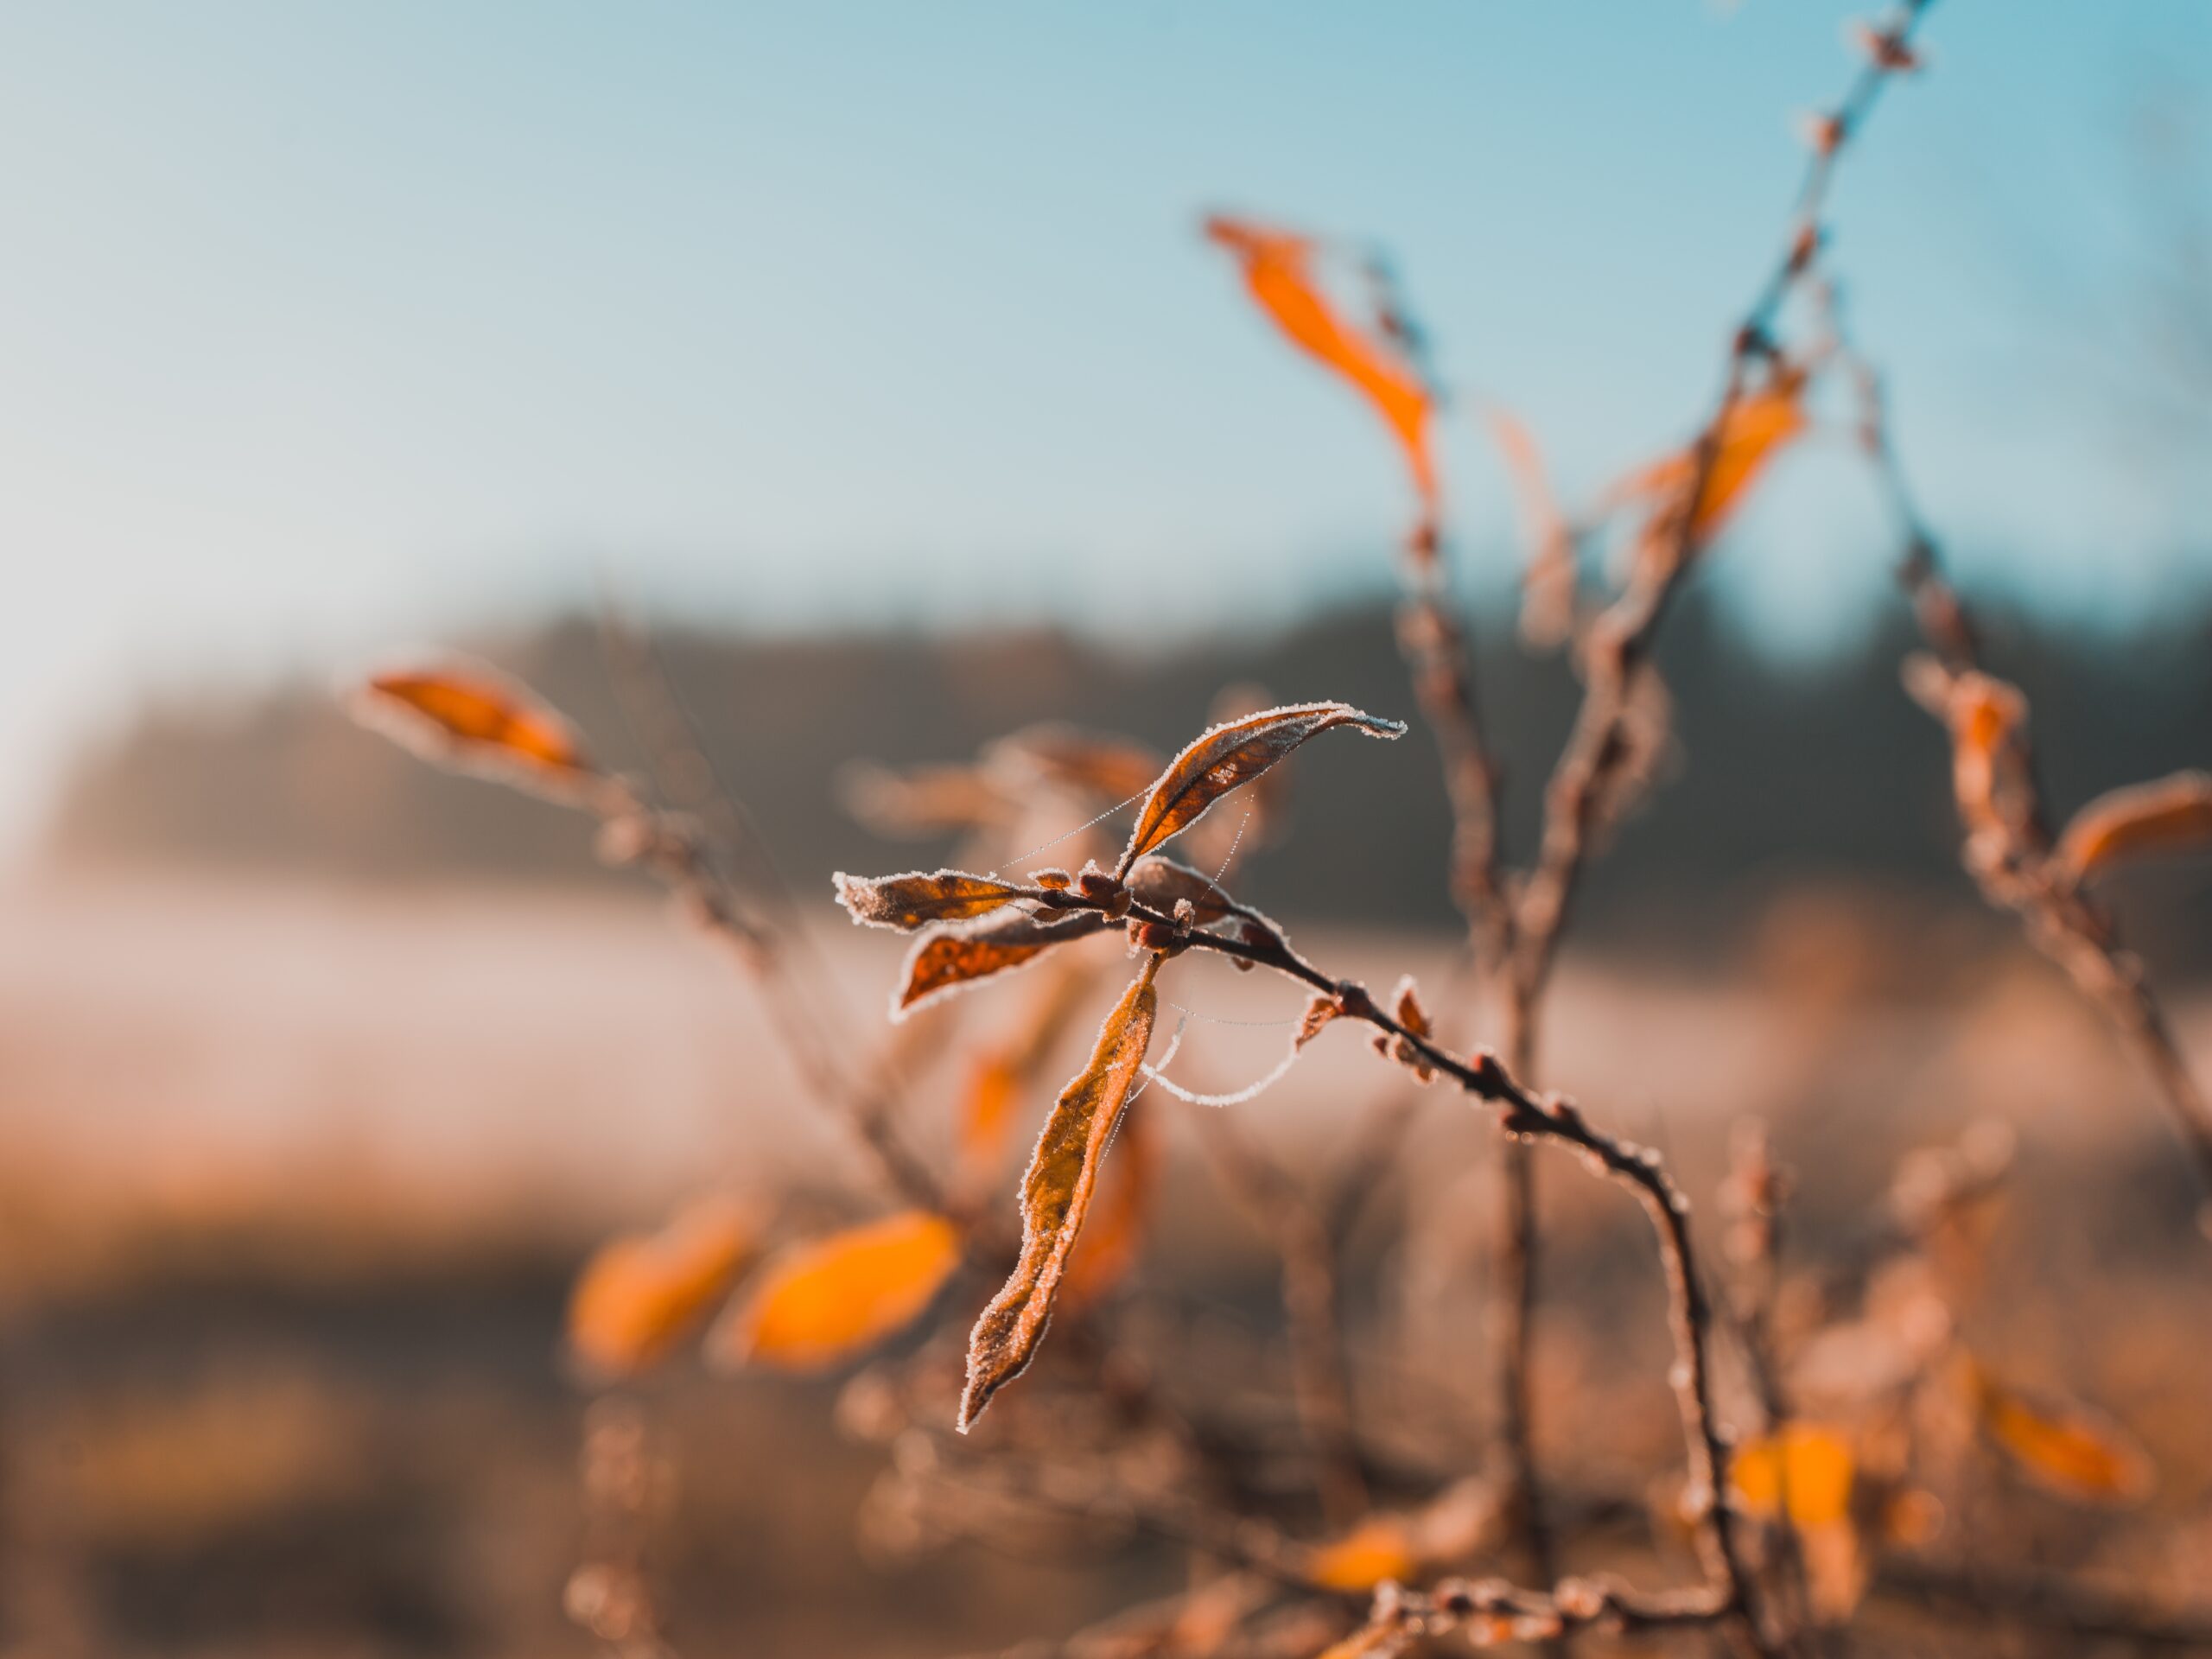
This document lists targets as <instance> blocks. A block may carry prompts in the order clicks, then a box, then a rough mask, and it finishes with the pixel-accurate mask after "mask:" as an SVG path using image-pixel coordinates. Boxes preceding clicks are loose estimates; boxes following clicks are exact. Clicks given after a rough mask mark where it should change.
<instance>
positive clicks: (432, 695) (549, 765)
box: [352, 663, 600, 797]
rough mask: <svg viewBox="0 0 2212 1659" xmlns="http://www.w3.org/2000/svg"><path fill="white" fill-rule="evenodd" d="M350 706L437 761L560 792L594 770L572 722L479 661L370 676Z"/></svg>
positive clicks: (590, 777)
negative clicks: (477, 662) (570, 723)
mask: <svg viewBox="0 0 2212 1659" xmlns="http://www.w3.org/2000/svg"><path fill="white" fill-rule="evenodd" d="M352 708H353V715H354V717H355V718H356V719H358V720H359V721H362V722H363V723H364V724H365V725H369V726H373V727H375V728H378V730H380V731H382V732H383V733H384V734H385V735H386V736H388V737H390V738H391V739H393V740H394V741H397V742H399V743H401V744H404V745H405V746H406V747H409V748H411V749H413V750H415V751H416V753H418V754H421V755H423V756H424V757H425V758H426V759H428V760H433V761H435V762H436V763H438V764H439V765H441V766H454V767H458V768H460V769H461V770H464V771H474V772H484V773H488V774H490V775H492V776H494V777H497V778H499V779H501V780H503V781H505V782H507V783H512V784H519V785H523V786H524V787H527V788H532V789H537V790H539V791H543V792H547V793H550V794H554V795H556V796H560V797H568V796H571V795H574V794H575V793H576V792H577V791H579V790H580V789H582V788H583V787H584V786H586V785H589V784H590V783H592V782H593V781H594V780H595V779H598V777H599V776H600V773H599V770H598V768H597V767H596V766H594V764H593V763H592V761H591V760H590V759H589V758H588V756H587V755H586V754H585V753H584V747H583V741H582V739H581V738H579V737H578V736H577V735H576V732H575V728H574V727H572V726H570V725H569V722H568V721H565V720H563V718H562V717H561V716H560V715H558V714H557V713H556V712H555V711H554V710H553V709H551V708H550V706H548V705H547V704H545V703H544V702H540V701H539V700H538V699H537V697H536V696H533V695H532V694H531V692H529V691H528V690H524V688H523V687H521V686H519V685H518V684H516V683H514V682H513V681H512V680H509V679H508V678H507V677H505V675H502V674H500V673H499V672H498V671H496V670H493V669H490V668H486V667H485V666H483V665H482V664H474V663H467V664H464V663H454V664H447V665H444V666H442V667H438V668H435V669H420V670H405V671H397V672H393V673H387V674H378V675H373V676H372V677H370V678H369V679H368V681H367V682H366V683H364V684H363V685H362V687H361V688H360V690H359V691H357V692H356V693H355V694H354V696H353V699H352Z"/></svg>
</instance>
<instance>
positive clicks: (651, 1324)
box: [569, 1200, 753, 1376]
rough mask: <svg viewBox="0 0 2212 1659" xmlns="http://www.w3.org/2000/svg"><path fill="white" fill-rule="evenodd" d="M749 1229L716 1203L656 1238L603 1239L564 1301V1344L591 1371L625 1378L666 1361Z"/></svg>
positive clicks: (714, 1292) (739, 1255)
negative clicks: (566, 1302)
mask: <svg viewBox="0 0 2212 1659" xmlns="http://www.w3.org/2000/svg"><path fill="white" fill-rule="evenodd" d="M752 1253H753V1229H752V1226H751V1224H750V1223H749V1222H747V1219H746V1218H745V1217H744V1216H743V1214H742V1213H741V1212H740V1211H738V1210H737V1209H736V1208H735V1207H734V1205H730V1204H728V1203H727V1202H725V1201H721V1200H715V1201H710V1202H708V1203H704V1204H700V1205H694V1206H693V1207H692V1208H690V1209H688V1210H686V1211H683V1213H682V1214H681V1215H679V1216H677V1217H676V1218H675V1219H674V1220H673V1221H671V1222H670V1223H669V1224H668V1225H667V1226H665V1227H664V1228H662V1229H661V1230H660V1231H658V1232H657V1233H652V1234H648V1235H637V1234H630V1235H626V1236H622V1237H620V1238H613V1239H610V1240H608V1241H607V1243H605V1244H603V1245H601V1247H600V1249H598V1250H597V1251H596V1252H595V1253H594V1255H593V1256H592V1258H591V1260H590V1261H589V1262H586V1263H585V1264H584V1269H583V1271H582V1274H578V1275H577V1278H576V1285H575V1291H574V1292H573V1293H572V1294H571V1295H570V1297H569V1347H570V1348H572V1349H573V1350H574V1351H575V1354H576V1357H578V1358H579V1359H581V1360H582V1361H583V1363H585V1364H586V1365H587V1366H588V1367H589V1368H590V1369H591V1370H594V1371H597V1372H600V1373H601V1374H603V1375H606V1376H630V1375H632V1374H633V1373H635V1372H638V1371H641V1370H645V1369H646V1368H648V1367H649V1366H652V1365H653V1364H655V1363H658V1361H660V1360H661V1359H663V1358H664V1357H666V1356H667V1355H668V1353H669V1352H670V1351H671V1350H672V1349H673V1348H674V1347H675V1346H676V1344H677V1341H678V1340H679V1339H681V1338H682V1337H683V1334H684V1332H687V1331H688V1330H690V1328H691V1326H692V1325H694V1324H696V1322H697V1320H698V1319H700V1317H701V1316H702V1315H703V1314H704V1313H706V1311H707V1308H708V1306H709V1305H710V1304H711V1303H712V1302H713V1301H714V1300H715V1298H716V1297H718V1296H720V1295H721V1294H722V1292H723V1291H724V1290H725V1289H726V1288H727V1287H728V1285H729V1283H730V1281H732V1280H733V1279H734V1278H735V1277H736V1276H737V1274H738V1270H739V1269H740V1268H742V1267H743V1266H744V1264H745V1262H746V1261H747V1258H748V1257H749V1256H750V1255H752Z"/></svg>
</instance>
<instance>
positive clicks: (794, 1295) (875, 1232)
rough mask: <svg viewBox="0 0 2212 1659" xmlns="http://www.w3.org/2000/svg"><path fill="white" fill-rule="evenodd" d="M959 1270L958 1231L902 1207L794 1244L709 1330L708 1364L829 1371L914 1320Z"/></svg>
mask: <svg viewBox="0 0 2212 1659" xmlns="http://www.w3.org/2000/svg"><path fill="white" fill-rule="evenodd" d="M959 1265H960V1230H959V1229H958V1228H957V1227H956V1226H954V1225H953V1224H952V1223H951V1222H950V1221H948V1220H947V1219H945V1217H943V1216H939V1215H932V1214H931V1213H930V1212H929V1211H922V1210H910V1211H902V1212H901V1213H900V1214H898V1215H895V1216H889V1217H885V1218H884V1219H883V1220H881V1221H874V1222H870V1223H868V1224H867V1225H865V1226H861V1227H853V1228H849V1229H847V1230H845V1231H843V1232H841V1233H832V1234H830V1235H829V1236H828V1237H826V1238H817V1239H812V1240H810V1241H808V1242H807V1243H804V1244H800V1245H797V1246H795V1247H793V1248H792V1249H789V1250H786V1251H785V1252H783V1253H782V1254H781V1255H778V1256H777V1257H776V1259H775V1260H774V1261H773V1262H771V1263H769V1265H768V1266H767V1267H766V1268H764V1269H762V1272H761V1275H760V1284H759V1285H758V1287H756V1288H755V1289H754V1291H753V1294H752V1296H751V1298H750V1299H749V1300H747V1303H746V1304H745V1306H744V1307H743V1308H742V1309H741V1310H739V1311H738V1312H737V1313H735V1315H734V1317H733V1318H731V1319H728V1320H727V1321H726V1322H725V1325H724V1328H723V1329H722V1330H721V1331H718V1332H716V1333H715V1339H714V1343H713V1347H714V1349H715V1353H716V1355H717V1357H721V1358H725V1359H727V1360H729V1361H731V1362H733V1363H742V1364H753V1365H766V1366H771V1367H773V1368H774V1369H776V1370H791V1371H805V1370H822V1369H823V1368H824V1367H827V1366H831V1365H836V1364H839V1363H842V1362H843V1361H845V1360H848V1359H850V1358H852V1357H854V1356H855V1355H857V1354H859V1353H861V1352H862V1351H865V1350H867V1349H868V1348H871V1347H873V1346H874V1344H877V1343H879V1342H881V1341H883V1340H884V1339H885V1338H887V1337H890V1336H893V1335H894V1334H896V1333H897V1332H899V1331H902V1330H904V1329H905V1328H906V1326H907V1325H911V1324H912V1323H913V1321H914V1320H915V1319H918V1318H919V1317H920V1316H921V1314H922V1313H923V1312H924V1310H925V1309H926V1308H927V1307H928V1306H929V1305H930V1303H931V1301H933V1300H936V1297H937V1294H938V1291H939V1290H941V1289H942V1288H943V1287H944V1281H946V1280H947V1279H949V1278H950V1277H951V1276H952V1272H953V1269H954V1268H957V1267H958V1266H959Z"/></svg>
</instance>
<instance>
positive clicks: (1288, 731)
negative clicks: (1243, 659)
mask: <svg viewBox="0 0 2212 1659" xmlns="http://www.w3.org/2000/svg"><path fill="white" fill-rule="evenodd" d="M1335 726H1349V727H1351V728H1352V729H1353V730H1354V731H1357V732H1363V733H1365V734H1367V735H1368V736H1370V737H1402V736H1404V735H1405V731H1406V728H1405V723H1404V722H1403V721H1395V720H1384V719H1382V718H1381V717H1379V716H1377V715H1370V714H1365V713H1363V712H1362V711H1361V710H1359V709H1355V708H1353V707H1352V706H1351V704H1350V703H1348V702H1306V703H1294V704H1291V705H1288V706H1287V707H1284V708H1281V709H1262V710H1261V711H1260V712H1259V713H1258V714H1255V715H1246V716H1245V717H1244V718H1243V719H1242V720H1232V721H1226V722H1224V724H1222V725H1219V726H1215V727H1212V728H1209V729H1208V730H1206V731H1205V732H1204V733H1203V734H1200V735H1199V737H1198V740H1197V741H1195V742H1193V743H1192V744H1191V745H1190V747H1187V748H1185V750H1184V751H1183V752H1182V753H1180V754H1179V755H1177V756H1176V757H1175V758H1174V760H1171V761H1170V762H1168V766H1167V770H1166V772H1162V773H1161V774H1160V779H1159V781H1158V782H1156V783H1155V784H1154V785H1153V786H1152V792H1151V794H1149V795H1148V796H1147V797H1146V798H1145V803H1144V807H1143V810H1141V812H1139V813H1138V815H1137V824H1136V829H1135V831H1134V832H1133V833H1132V834H1131V835H1130V836H1129V844H1128V847H1127V848H1126V849H1123V851H1122V861H1121V864H1120V866H1119V867H1118V870H1117V874H1122V875H1124V876H1126V875H1127V874H1128V872H1129V870H1130V868H1131V867H1132V866H1134V865H1135V862H1136V861H1137V860H1138V859H1140V858H1141V857H1143V856H1144V855H1146V854H1147V853H1149V852H1151V851H1152V850H1153V849H1154V848H1156V847H1158V846H1160V843H1161V842H1165V841H1166V840H1168V839H1169V838H1170V837H1171V836H1176V835H1179V834H1180V833H1181V832H1182V831H1183V830H1185V829H1189V828H1190V827H1191V825H1192V824H1193V823H1196V822H1198V817H1199V815H1200V814H1202V813H1204V812H1205V810H1206V809H1207V808H1208V807H1210V806H1211V805H1212V804H1214V803H1215V802H1216V801H1217V800H1219V799H1220V798H1222V797H1223V796H1224V795H1226V794H1228V793H1229V792H1230V791H1231V790H1233V789H1235V788H1236V787H1237V786H1238V785H1241V784H1249V783H1250V782H1251V781H1252V779H1255V778H1257V777H1259V776H1260V775H1261V774H1262V772H1266V771H1267V770H1268V767H1270V766H1274V764H1275V762H1277V761H1278V760H1281V759H1282V758H1283V757H1284V756H1285V755H1287V754H1288V753H1290V752H1291V751H1292V750H1294V749H1295V748H1296V747H1298V746H1299V745H1300V744H1301V743H1303V742H1305V741H1306V740H1307V739H1308V738H1312V737H1317V736H1319V734H1321V733H1323V732H1325V731H1327V730H1329V729H1330V728H1332V727H1335Z"/></svg>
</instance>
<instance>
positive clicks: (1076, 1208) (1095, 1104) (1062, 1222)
mask: <svg viewBox="0 0 2212 1659" xmlns="http://www.w3.org/2000/svg"><path fill="white" fill-rule="evenodd" d="M1159 971H1160V958H1159V957H1156V956H1155V957H1146V958H1145V963H1144V966H1143V968H1142V969H1140V970H1139V971H1138V974H1137V976H1136V977H1135V979H1134V980H1132V981H1130V982H1129V988H1128V990H1126V991H1124V992H1123V993H1122V999H1121V1001H1118V1002H1116V1004H1115V1005H1114V1008H1113V1011H1112V1012H1111V1013H1109V1014H1108V1015H1107V1016H1106V1020H1105V1023H1104V1024H1103V1025H1102V1026H1100V1027H1099V1028H1098V1041H1097V1044H1096V1046H1095V1047H1094V1048H1093V1049H1092V1050H1091V1054H1090V1064H1089V1065H1086V1066H1084V1069H1083V1071H1082V1073H1081V1075H1079V1076H1078V1077H1077V1078H1076V1079H1075V1080H1074V1081H1073V1082H1072V1083H1071V1084H1068V1086H1067V1087H1066V1088H1065V1089H1064V1090H1061V1091H1060V1096H1059V1098H1058V1100H1056V1101H1054V1102H1053V1103H1052V1115H1051V1116H1049V1117H1048V1118H1046V1121H1045V1129H1044V1133H1043V1134H1042V1135H1039V1137H1038V1139H1037V1150H1036V1153H1035V1154H1034V1155H1033V1156H1032V1158H1031V1159H1030V1160H1029V1169H1028V1173H1027V1174H1025V1175H1024V1176H1023V1177H1022V1181H1021V1255H1020V1260H1019V1261H1018V1262H1016V1263H1015V1266H1014V1274H1013V1276H1012V1277H1010V1278H1009V1279H1008V1280H1007V1282H1006V1284H1005V1286H1004V1287H1002V1288H1001V1290H1000V1291H999V1294H997V1295H996V1296H994V1297H993V1298H992V1299H991V1302H990V1305H989V1306H988V1307H986V1308H985V1309H984V1310H983V1313H982V1317H981V1318H980V1319H977V1320H976V1328H975V1331H974V1332H973V1333H972V1334H971V1335H970V1336H969V1339H968V1386H967V1388H966V1389H965V1390H964V1391H963V1393H962V1395H961V1398H960V1427H961V1428H962V1430H963V1431H965V1430H966V1429H967V1428H968V1427H969V1426H970V1425H971V1424H972V1423H974V1422H975V1421H976V1417H977V1416H978V1415H979V1414H981V1413H982V1409H983V1408H984V1407H985V1406H987V1405H988V1404H989V1403H990V1400H991V1396H992V1395H995V1394H996V1393H997V1392H998V1391H999V1389H1001V1388H1003V1387H1005V1386H1006V1384H1007V1383H1010V1382H1012V1381H1013V1380H1014V1378H1015V1377H1016V1376H1020V1374H1021V1372H1022V1370H1023V1368H1025V1367H1026V1366H1027V1364H1028V1363H1029V1362H1030V1360H1031V1359H1032V1358H1033V1357H1034V1356H1035V1354H1036V1352H1037V1344H1039V1342H1041V1341H1042V1340H1043V1339H1044V1335H1045V1326H1046V1323H1047V1322H1048V1321H1049V1320H1050V1319H1051V1318H1052V1303H1053V1300H1054V1299H1055V1297H1057V1295H1058V1293H1059V1288H1060V1282H1061V1280H1062V1278H1063V1277H1064V1275H1065V1273H1066V1271H1067V1263H1068V1256H1069V1255H1070V1253H1071V1251H1072V1250H1073V1249H1075V1243H1076V1240H1077V1236H1079V1235H1080V1234H1081V1232H1082V1230H1083V1222H1084V1215H1085V1214H1086V1213H1087V1212H1088V1211H1089V1210H1090V1201H1091V1198H1092V1195H1093V1194H1094V1193H1095V1192H1096V1190H1097V1185H1098V1173H1099V1168H1100V1166H1101V1165H1102V1164H1103V1162H1104V1160H1105V1157H1106V1148H1107V1147H1108V1146H1109V1145H1110V1144H1111V1143H1112V1141H1113V1138H1114V1131H1115V1129H1116V1128H1117V1127H1119V1125H1120V1122H1121V1119H1122V1108H1123V1107H1124V1106H1125V1105H1126V1104H1127V1103H1128V1097H1129V1090H1131V1089H1132V1088H1133V1087H1134V1086H1135V1084H1136V1081H1137V1078H1138V1077H1139V1075H1140V1073H1141V1068H1142V1066H1143V1065H1144V1056H1145V1050H1146V1049H1147V1047H1148V1046H1150V1044H1151V1041H1152V1027H1153V1018H1154V1014H1155V1013H1156V1012H1157V1010H1158V1007H1159V995H1158V993H1157V992H1156V991H1155V990H1154V988H1153V979H1154V976H1155V975H1157V974H1158V972H1159Z"/></svg>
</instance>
